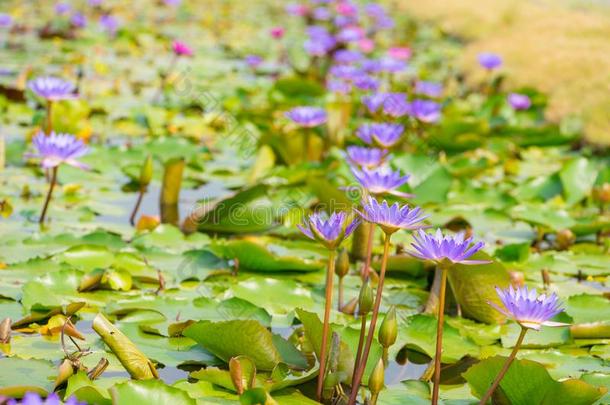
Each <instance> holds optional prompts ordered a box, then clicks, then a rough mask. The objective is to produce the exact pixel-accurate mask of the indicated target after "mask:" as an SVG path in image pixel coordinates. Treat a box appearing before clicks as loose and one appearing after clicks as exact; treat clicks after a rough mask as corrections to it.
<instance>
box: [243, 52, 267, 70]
mask: <svg viewBox="0 0 610 405" xmlns="http://www.w3.org/2000/svg"><path fill="white" fill-rule="evenodd" d="M244 62H246V65H248V66H250V67H251V68H252V69H256V68H257V67H259V66H260V65H261V64H262V63H263V58H262V57H261V56H259V55H247V56H246V57H245V58H244Z"/></svg>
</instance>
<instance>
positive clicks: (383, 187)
mask: <svg viewBox="0 0 610 405" xmlns="http://www.w3.org/2000/svg"><path fill="white" fill-rule="evenodd" d="M351 171H352V174H353V175H354V177H356V180H358V183H360V185H362V187H364V188H365V189H366V190H367V191H368V192H369V193H370V194H373V195H384V194H392V195H395V196H397V197H403V198H409V197H413V195H411V194H407V193H403V192H401V191H398V190H396V189H397V188H398V187H400V186H402V185H404V184H406V183H407V182H408V181H409V177H411V176H409V175H408V174H407V175H405V176H403V175H401V174H400V171H399V170H397V171H393V170H392V169H390V168H388V167H380V168H378V169H372V170H369V169H366V168H363V169H362V170H358V169H356V168H354V167H352V168H351Z"/></svg>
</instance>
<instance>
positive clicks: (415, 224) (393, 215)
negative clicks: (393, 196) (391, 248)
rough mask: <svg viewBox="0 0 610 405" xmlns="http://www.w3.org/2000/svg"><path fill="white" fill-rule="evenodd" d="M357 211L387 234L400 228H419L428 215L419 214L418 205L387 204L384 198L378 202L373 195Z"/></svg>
mask: <svg viewBox="0 0 610 405" xmlns="http://www.w3.org/2000/svg"><path fill="white" fill-rule="evenodd" d="M358 213H359V214H360V216H361V217H362V219H364V220H365V221H367V222H371V223H374V224H377V225H379V227H380V228H381V229H382V230H383V231H384V232H385V233H386V234H387V235H391V234H393V233H394V232H396V231H398V230H400V229H411V230H413V229H420V228H422V227H423V226H424V225H422V224H421V222H422V221H423V220H424V219H426V218H428V215H421V208H419V207H416V208H410V207H409V206H408V205H406V204H405V205H402V206H401V205H400V204H398V203H394V204H392V205H388V202H387V201H385V200H384V201H383V202H382V203H381V204H380V203H379V202H377V200H376V199H374V198H373V197H369V198H368V200H367V201H366V203H364V204H363V205H362V212H360V211H358Z"/></svg>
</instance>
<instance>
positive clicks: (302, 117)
mask: <svg viewBox="0 0 610 405" xmlns="http://www.w3.org/2000/svg"><path fill="white" fill-rule="evenodd" d="M286 117H287V118H289V119H291V120H292V121H293V122H295V123H297V124H299V125H300V126H302V127H305V128H312V127H317V126H318V125H322V124H324V123H325V122H326V119H327V115H326V111H324V110H323V109H322V108H317V107H295V108H293V109H292V110H290V111H288V112H287V113H286Z"/></svg>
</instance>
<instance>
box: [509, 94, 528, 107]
mask: <svg viewBox="0 0 610 405" xmlns="http://www.w3.org/2000/svg"><path fill="white" fill-rule="evenodd" d="M507 99H508V103H509V104H510V106H511V107H512V108H513V109H515V110H517V111H519V110H527V109H528V108H530V107H531V106H532V100H530V98H529V97H528V96H527V95H525V94H518V93H510V94H509V95H508V97H507Z"/></svg>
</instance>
